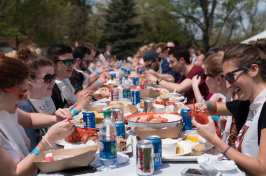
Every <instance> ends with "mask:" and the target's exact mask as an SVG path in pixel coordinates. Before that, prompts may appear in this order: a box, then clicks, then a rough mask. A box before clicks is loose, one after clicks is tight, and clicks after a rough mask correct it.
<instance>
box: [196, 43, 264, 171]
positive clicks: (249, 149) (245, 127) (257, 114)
mask: <svg viewBox="0 0 266 176" xmlns="http://www.w3.org/2000/svg"><path fill="white" fill-rule="evenodd" d="M258 46H259V44H258V43H256V44H255V45H254V46H253V45H248V44H239V45H237V46H235V47H233V48H232V49H230V50H229V51H228V52H226V53H225V54H224V57H223V63H222V64H223V67H222V68H223V74H224V80H225V81H226V86H227V88H228V89H230V88H231V89H232V90H233V91H234V92H235V93H236V94H237V96H238V100H234V101H231V102H226V103H218V102H210V105H207V104H205V103H204V104H203V105H202V108H203V109H209V111H210V114H215V115H233V117H234V118H235V122H236V126H237V128H236V129H237V132H238V136H237V139H236V142H235V147H230V146H229V145H228V144H226V143H225V142H223V141H222V140H221V139H220V138H219V137H218V136H217V134H216V130H215V127H214V122H213V120H212V118H211V117H210V116H209V117H208V119H209V123H208V124H206V125H201V124H199V123H197V122H196V121H195V120H194V119H193V120H192V123H193V125H195V126H196V127H197V131H198V133H199V134H200V135H201V136H202V137H204V138H205V139H206V140H208V141H209V142H211V143H212V144H213V145H214V146H215V147H216V148H217V149H219V150H220V151H221V152H222V153H223V154H224V155H225V156H227V157H228V158H229V159H231V160H233V161H234V162H235V163H236V164H237V165H238V167H239V168H240V169H242V170H243V171H244V172H246V174H248V175H266V160H265V158H266V125H265V124H266V122H265V120H266V103H265V97H266V55H265V54H264V53H263V52H262V51H261V50H260V49H259V48H258ZM263 47H265V45H264V46H263Z"/></svg>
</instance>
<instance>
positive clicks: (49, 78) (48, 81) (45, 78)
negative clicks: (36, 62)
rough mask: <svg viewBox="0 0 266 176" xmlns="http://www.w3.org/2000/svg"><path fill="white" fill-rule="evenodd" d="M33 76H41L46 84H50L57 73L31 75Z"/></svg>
mask: <svg viewBox="0 0 266 176" xmlns="http://www.w3.org/2000/svg"><path fill="white" fill-rule="evenodd" d="M30 76H31V77H32V78H40V79H43V80H44V83H45V84H49V83H51V82H52V80H54V79H55V74H53V75H51V74H47V75H44V77H37V76H35V75H30Z"/></svg>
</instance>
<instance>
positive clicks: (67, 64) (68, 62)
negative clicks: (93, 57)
mask: <svg viewBox="0 0 266 176" xmlns="http://www.w3.org/2000/svg"><path fill="white" fill-rule="evenodd" d="M59 61H61V62H63V64H65V65H66V66H69V65H70V64H71V63H72V64H73V65H74V64H75V63H76V59H75V58H74V59H67V60H57V61H55V62H59Z"/></svg>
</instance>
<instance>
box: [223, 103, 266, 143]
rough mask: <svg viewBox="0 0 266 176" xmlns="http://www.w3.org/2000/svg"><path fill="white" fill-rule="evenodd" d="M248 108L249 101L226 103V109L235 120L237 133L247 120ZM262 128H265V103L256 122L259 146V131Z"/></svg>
mask: <svg viewBox="0 0 266 176" xmlns="http://www.w3.org/2000/svg"><path fill="white" fill-rule="evenodd" d="M249 106H250V101H249V100H247V101H239V100H234V101H230V102H226V107H227V109H228V110H229V111H230V112H231V113H232V114H233V116H234V118H235V123H236V129H237V133H239V131H240V130H241V128H242V127H243V125H244V124H245V122H246V120H247V117H248V112H249ZM264 128H266V102H265V103H264V104H263V108H262V110H261V114H260V117H259V122H258V144H260V135H261V130H262V129H264Z"/></svg>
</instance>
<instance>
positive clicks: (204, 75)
mask: <svg viewBox="0 0 266 176" xmlns="http://www.w3.org/2000/svg"><path fill="white" fill-rule="evenodd" d="M200 76H201V78H202V79H203V80H204V81H206V78H207V77H208V76H209V77H214V76H213V75H212V74H208V73H207V74H202V75H200Z"/></svg>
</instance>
